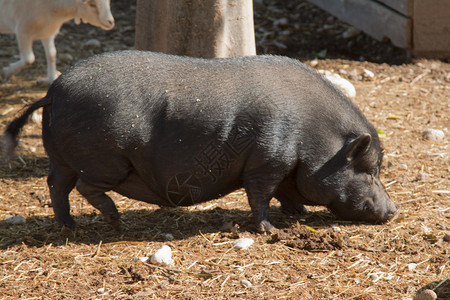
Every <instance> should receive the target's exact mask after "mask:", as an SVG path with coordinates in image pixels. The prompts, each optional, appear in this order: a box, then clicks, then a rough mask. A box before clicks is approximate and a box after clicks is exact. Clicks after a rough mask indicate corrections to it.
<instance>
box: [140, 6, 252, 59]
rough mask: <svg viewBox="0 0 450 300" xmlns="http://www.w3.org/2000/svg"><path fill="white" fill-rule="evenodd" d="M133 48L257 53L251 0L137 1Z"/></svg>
mask: <svg viewBox="0 0 450 300" xmlns="http://www.w3.org/2000/svg"><path fill="white" fill-rule="evenodd" d="M135 47H136V49H140V50H150V51H156V52H164V53H168V54H176V55H188V56H195V57H205V58H213V57H218V58H223V57H233V56H250V55H256V46H255V33H254V25H253V4H252V0H138V1H137V9H136V36H135Z"/></svg>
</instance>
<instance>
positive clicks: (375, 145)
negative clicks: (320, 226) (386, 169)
mask: <svg viewBox="0 0 450 300" xmlns="http://www.w3.org/2000/svg"><path fill="white" fill-rule="evenodd" d="M382 156H383V154H382V149H381V147H380V142H379V140H378V137H377V136H375V138H374V135H370V134H362V135H360V136H357V137H353V138H349V139H348V140H347V142H346V143H345V145H344V146H343V147H342V148H341V149H340V150H339V151H338V152H337V153H336V154H335V155H334V156H333V157H331V158H330V159H328V160H327V161H326V162H325V163H323V164H322V165H321V166H318V167H316V168H315V169H314V171H311V170H310V172H308V171H307V172H304V173H302V171H301V170H299V173H298V174H297V175H298V176H297V188H298V189H299V192H300V194H301V195H302V196H303V197H304V198H305V200H307V201H306V202H307V203H305V204H313V205H325V206H327V207H328V208H329V209H330V211H331V212H333V213H334V214H336V215H337V216H339V217H340V218H343V219H346V220H354V221H366V222H374V223H377V222H385V221H388V220H390V219H392V218H393V217H394V216H395V214H396V213H397V211H398V209H397V208H396V206H395V204H394V203H393V202H392V200H391V199H390V198H389V196H388V194H387V192H386V190H385V188H384V186H383V184H382V183H381V181H380V177H379V176H380V166H381V160H382Z"/></svg>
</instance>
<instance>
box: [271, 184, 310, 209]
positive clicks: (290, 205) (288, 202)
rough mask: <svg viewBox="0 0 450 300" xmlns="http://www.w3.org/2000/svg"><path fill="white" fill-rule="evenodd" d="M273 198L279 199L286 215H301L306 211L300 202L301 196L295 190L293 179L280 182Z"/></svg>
mask: <svg viewBox="0 0 450 300" xmlns="http://www.w3.org/2000/svg"><path fill="white" fill-rule="evenodd" d="M275 198H277V200H278V201H280V203H281V209H282V211H283V212H284V213H285V214H287V215H302V214H304V213H307V212H308V210H307V209H306V208H305V207H304V206H303V204H302V202H304V201H302V200H303V197H302V196H301V195H300V193H299V192H298V191H297V187H296V184H295V181H294V180H293V179H291V178H289V179H286V180H284V181H283V182H282V183H281V184H280V186H279V187H278V189H277V192H276V193H275Z"/></svg>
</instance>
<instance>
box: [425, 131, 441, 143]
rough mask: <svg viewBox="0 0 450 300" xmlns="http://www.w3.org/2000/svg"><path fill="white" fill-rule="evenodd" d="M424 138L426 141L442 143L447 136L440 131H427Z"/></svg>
mask: <svg viewBox="0 0 450 300" xmlns="http://www.w3.org/2000/svg"><path fill="white" fill-rule="evenodd" d="M422 136H423V138H424V139H426V140H431V141H440V140H442V139H443V138H444V136H445V134H444V132H443V131H442V130H439V129H427V130H425V131H424V132H423V133H422Z"/></svg>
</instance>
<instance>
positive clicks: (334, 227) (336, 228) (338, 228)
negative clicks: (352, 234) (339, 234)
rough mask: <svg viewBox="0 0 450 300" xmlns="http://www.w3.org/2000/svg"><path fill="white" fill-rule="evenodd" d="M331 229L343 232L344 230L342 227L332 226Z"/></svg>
mask: <svg viewBox="0 0 450 300" xmlns="http://www.w3.org/2000/svg"><path fill="white" fill-rule="evenodd" d="M331 228H332V229H333V231H341V230H342V229H341V227H339V226H332V227H331Z"/></svg>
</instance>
